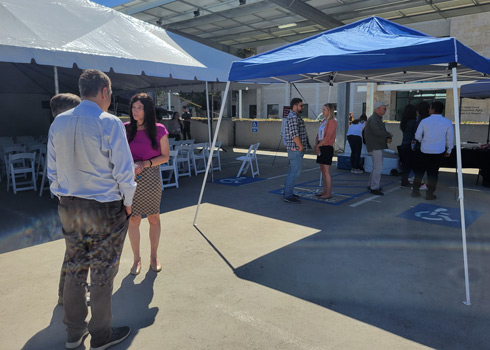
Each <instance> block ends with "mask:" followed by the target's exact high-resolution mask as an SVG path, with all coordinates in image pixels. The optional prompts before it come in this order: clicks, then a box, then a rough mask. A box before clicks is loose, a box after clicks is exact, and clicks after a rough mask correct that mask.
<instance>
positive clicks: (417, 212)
mask: <svg viewBox="0 0 490 350" xmlns="http://www.w3.org/2000/svg"><path fill="white" fill-rule="evenodd" d="M480 215H482V213H481V212H478V211H474V210H465V224H466V227H468V226H470V225H471V224H472V223H473V222H474V221H475V220H476V219H478V218H479V217H480ZM398 217H400V218H405V219H408V220H415V221H422V222H427V223H431V224H436V225H442V226H449V227H454V228H460V227H461V215H460V210H459V208H450V207H442V206H439V205H433V204H426V203H420V204H418V205H416V206H415V207H413V208H410V209H409V210H407V211H405V212H403V213H401V214H400V215H398Z"/></svg>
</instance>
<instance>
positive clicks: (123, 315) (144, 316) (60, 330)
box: [22, 270, 158, 350]
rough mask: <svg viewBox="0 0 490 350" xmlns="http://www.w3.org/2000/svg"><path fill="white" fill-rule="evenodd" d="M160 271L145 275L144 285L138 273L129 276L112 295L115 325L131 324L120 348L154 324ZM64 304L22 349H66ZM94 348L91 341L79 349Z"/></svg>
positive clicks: (149, 271)
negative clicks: (138, 277)
mask: <svg viewBox="0 0 490 350" xmlns="http://www.w3.org/2000/svg"><path fill="white" fill-rule="evenodd" d="M156 277H157V274H156V273H155V272H153V271H151V270H148V272H147V273H146V275H145V278H144V279H143V281H142V282H141V283H140V284H134V279H135V276H133V275H127V276H126V277H125V278H124V279H123V281H122V284H121V287H120V288H119V289H118V290H117V292H116V293H115V294H114V295H113V296H112V316H113V317H112V324H113V327H119V326H126V325H127V326H130V327H131V334H130V335H129V337H128V339H126V340H125V341H124V342H123V343H121V344H120V345H119V347H118V349H129V348H130V346H131V343H132V342H133V339H134V338H135V337H136V336H137V334H138V332H139V330H140V329H142V328H146V327H148V326H151V325H152V324H153V323H154V322H155V317H156V315H157V313H158V308H157V307H152V308H150V303H151V301H152V299H153V285H154V282H155V278H156ZM63 315H64V312H63V306H58V305H57V306H56V307H55V308H54V310H53V316H52V317H51V321H50V322H49V325H48V326H47V327H46V328H44V329H43V330H41V331H39V332H37V333H36V334H35V335H34V336H32V338H31V339H29V340H28V341H27V342H26V344H25V345H24V346H23V347H22V350H39V349H63V348H64V344H65V341H66V339H65V335H66V330H65V325H64V324H63ZM88 348H90V345H89V342H88V341H87V340H85V345H83V344H82V345H81V346H80V347H79V348H77V350H85V349H88Z"/></svg>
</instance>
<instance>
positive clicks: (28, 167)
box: [7, 152, 37, 194]
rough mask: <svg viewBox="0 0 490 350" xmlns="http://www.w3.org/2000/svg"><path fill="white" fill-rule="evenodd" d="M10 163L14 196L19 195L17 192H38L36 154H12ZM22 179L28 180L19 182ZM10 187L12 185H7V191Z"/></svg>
mask: <svg viewBox="0 0 490 350" xmlns="http://www.w3.org/2000/svg"><path fill="white" fill-rule="evenodd" d="M8 163H9V168H10V179H11V180H12V188H13V189H14V194H17V191H25V190H34V191H37V186H36V170H35V164H36V152H33V153H17V154H10V155H9V160H8ZM20 177H23V178H25V179H26V180H24V181H19V179H20ZM7 182H8V180H7ZM9 185H10V184H9V183H7V191H8V189H9Z"/></svg>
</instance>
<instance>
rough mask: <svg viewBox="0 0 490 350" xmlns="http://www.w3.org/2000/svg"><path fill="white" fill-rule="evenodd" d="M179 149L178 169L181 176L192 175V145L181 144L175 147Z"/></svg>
mask: <svg viewBox="0 0 490 350" xmlns="http://www.w3.org/2000/svg"><path fill="white" fill-rule="evenodd" d="M175 150H176V151H177V158H176V161H177V171H178V174H179V176H185V175H187V176H189V177H190V176H191V175H192V174H191V152H192V146H191V145H180V146H178V147H175Z"/></svg>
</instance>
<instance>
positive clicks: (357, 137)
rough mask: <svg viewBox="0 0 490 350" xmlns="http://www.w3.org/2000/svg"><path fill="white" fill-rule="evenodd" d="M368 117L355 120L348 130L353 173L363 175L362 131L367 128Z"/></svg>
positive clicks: (362, 116)
mask: <svg viewBox="0 0 490 350" xmlns="http://www.w3.org/2000/svg"><path fill="white" fill-rule="evenodd" d="M366 121H367V116H366V115H365V114H363V115H361V116H360V117H359V119H356V120H353V121H352V123H351V125H350V126H349V130H347V141H349V146H350V149H351V152H350V163H351V170H350V172H351V173H354V174H362V172H363V171H362V170H361V150H362V130H363V129H364V126H366Z"/></svg>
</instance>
